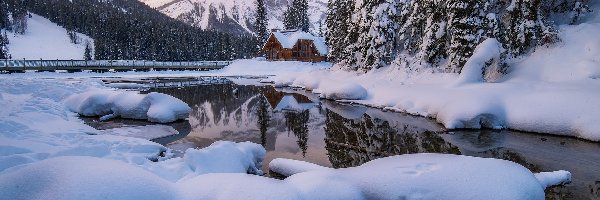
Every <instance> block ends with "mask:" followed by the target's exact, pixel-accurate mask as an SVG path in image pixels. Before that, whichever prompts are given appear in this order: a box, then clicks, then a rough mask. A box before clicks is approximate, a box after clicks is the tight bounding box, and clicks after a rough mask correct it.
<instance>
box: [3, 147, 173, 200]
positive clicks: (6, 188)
mask: <svg viewBox="0 0 600 200" xmlns="http://www.w3.org/2000/svg"><path fill="white" fill-rule="evenodd" d="M0 183H2V184H0V194H2V198H5V199H57V200H58V199H157V200H158V199H176V198H177V196H176V195H177V193H176V190H175V187H173V186H172V185H170V184H169V182H168V181H165V180H163V179H161V178H160V177H157V176H156V175H154V174H152V173H149V172H147V171H145V170H143V169H141V168H139V167H136V166H133V165H129V164H126V163H123V162H120V161H115V160H109V159H102V158H93V157H69V156H65V157H59V158H52V159H47V160H44V161H40V162H35V163H32V164H29V165H26V166H23V167H21V168H17V169H13V170H7V171H6V172H3V173H1V174H0Z"/></svg>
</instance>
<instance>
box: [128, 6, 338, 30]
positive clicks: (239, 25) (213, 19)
mask: <svg viewBox="0 0 600 200" xmlns="http://www.w3.org/2000/svg"><path fill="white" fill-rule="evenodd" d="M139 1H141V2H144V3H145V4H147V5H149V6H150V7H153V8H155V9H157V10H159V11H160V12H162V13H164V14H166V15H168V16H170V17H172V18H175V19H179V20H181V21H183V22H186V23H189V24H191V25H193V26H196V27H200V28H202V29H212V30H218V31H224V32H231V33H248V32H249V33H252V29H253V27H252V23H253V21H254V13H255V8H256V6H255V4H256V0H139ZM265 4H266V5H267V15H268V17H269V26H268V27H269V28H283V13H284V12H285V10H286V9H287V7H288V5H289V4H290V2H289V1H288V0H266V1H265ZM308 4H309V11H308V12H309V18H310V22H311V24H312V26H311V31H312V32H314V33H316V34H319V32H320V31H319V30H320V29H319V26H320V25H319V24H323V28H324V27H325V25H324V24H325V21H324V19H325V15H326V11H327V0H308ZM321 22H322V23H321Z"/></svg>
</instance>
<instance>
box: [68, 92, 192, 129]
mask: <svg viewBox="0 0 600 200" xmlns="http://www.w3.org/2000/svg"><path fill="white" fill-rule="evenodd" d="M65 104H66V105H67V107H68V109H69V110H70V111H72V112H76V113H79V114H81V115H84V116H102V119H109V118H113V117H122V118H129V119H148V121H151V122H159V123H168V122H173V121H176V120H178V119H185V118H187V117H188V115H189V113H190V111H191V108H190V107H189V106H188V105H187V104H186V103H185V102H183V101H181V100H179V99H177V98H175V97H172V96H169V95H166V94H161V93H155V92H152V93H149V94H138V93H136V92H131V91H109V90H95V91H89V92H85V93H81V94H76V95H73V96H71V97H69V98H68V99H67V100H66V101H65Z"/></svg>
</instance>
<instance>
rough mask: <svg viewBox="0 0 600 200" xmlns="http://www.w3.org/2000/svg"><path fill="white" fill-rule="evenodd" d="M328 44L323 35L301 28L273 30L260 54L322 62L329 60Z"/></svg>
mask: <svg viewBox="0 0 600 200" xmlns="http://www.w3.org/2000/svg"><path fill="white" fill-rule="evenodd" d="M327 53H328V50H327V46H326V45H325V41H324V39H323V38H321V37H315V36H313V35H312V34H310V33H307V32H302V31H299V30H289V31H273V32H271V35H270V36H269V39H268V40H267V42H266V43H265V44H264V45H263V48H262V49H261V50H260V52H259V54H262V55H264V56H265V57H266V58H267V59H268V60H295V61H304V62H321V61H325V60H327Z"/></svg>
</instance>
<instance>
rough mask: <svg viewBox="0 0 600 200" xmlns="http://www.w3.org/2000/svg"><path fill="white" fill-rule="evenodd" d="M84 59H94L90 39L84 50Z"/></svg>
mask: <svg viewBox="0 0 600 200" xmlns="http://www.w3.org/2000/svg"><path fill="white" fill-rule="evenodd" d="M83 59H84V60H92V47H91V45H90V42H89V41H86V42H85V50H84V52H83Z"/></svg>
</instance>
